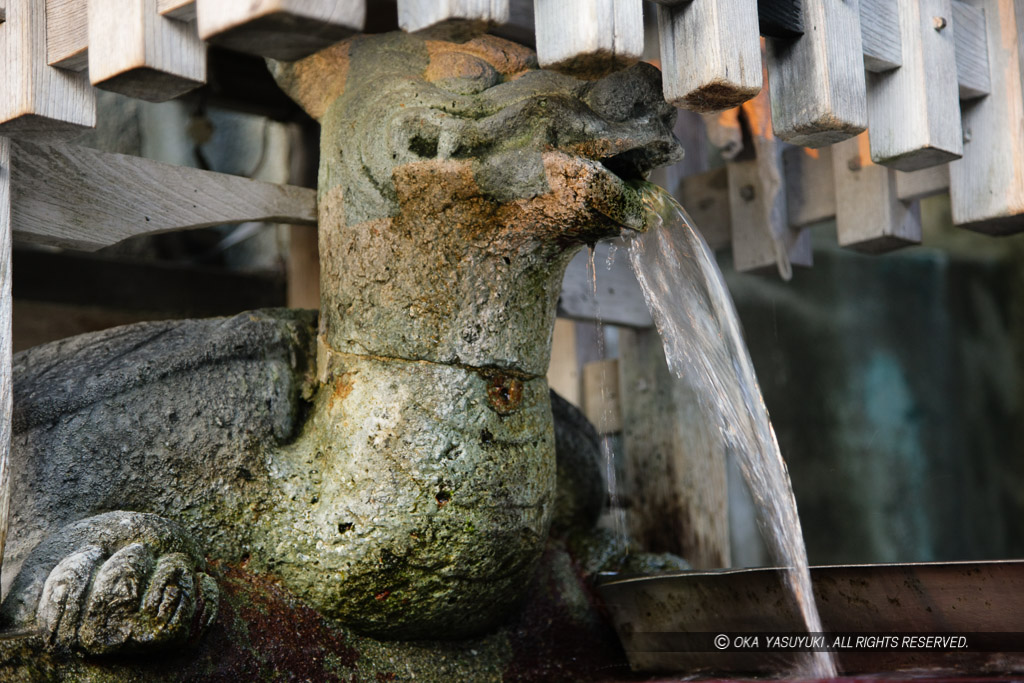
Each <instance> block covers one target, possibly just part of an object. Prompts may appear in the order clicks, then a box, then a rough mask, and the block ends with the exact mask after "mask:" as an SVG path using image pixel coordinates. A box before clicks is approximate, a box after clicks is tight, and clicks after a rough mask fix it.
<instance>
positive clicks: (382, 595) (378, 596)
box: [373, 591, 391, 600]
mask: <svg viewBox="0 0 1024 683" xmlns="http://www.w3.org/2000/svg"><path fill="white" fill-rule="evenodd" d="M389 595H391V591H383V592H382V593H377V594H376V595H374V596H373V599H374V600H387V599H388V596H389Z"/></svg>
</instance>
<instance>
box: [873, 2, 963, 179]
mask: <svg viewBox="0 0 1024 683" xmlns="http://www.w3.org/2000/svg"><path fill="white" fill-rule="evenodd" d="M895 4H896V6H897V8H898V10H899V21H900V41H901V43H900V44H901V56H902V66H901V67H900V68H898V69H894V70H892V71H887V72H886V73H880V74H878V73H868V75H867V88H868V90H867V94H868V121H869V124H870V130H871V158H872V159H873V160H874V161H875V163H878V164H884V165H886V166H889V167H890V168H895V169H898V170H900V171H916V170H918V169H921V168H926V167H928V166H935V165H938V164H943V163H948V162H949V161H951V160H953V159H957V158H959V157H960V155H961V154H962V153H963V140H962V133H961V129H960V102H959V96H958V94H957V82H956V54H955V52H954V47H953V30H952V28H951V27H950V26H949V25H948V22H949V21H950V20H951V18H952V11H953V10H952V7H951V5H950V0H901V1H900V2H898V3H895Z"/></svg>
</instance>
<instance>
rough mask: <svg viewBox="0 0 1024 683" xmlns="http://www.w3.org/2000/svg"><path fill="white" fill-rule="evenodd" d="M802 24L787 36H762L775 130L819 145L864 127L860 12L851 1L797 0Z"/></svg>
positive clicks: (799, 141)
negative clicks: (788, 38) (794, 34)
mask: <svg viewBox="0 0 1024 683" xmlns="http://www.w3.org/2000/svg"><path fill="white" fill-rule="evenodd" d="M801 12H802V15H801V16H802V17H803V24H804V26H805V27H814V30H808V31H805V32H804V34H803V35H802V36H800V37H799V38H797V39H796V40H793V41H776V40H769V41H768V56H767V63H768V81H769V82H770V83H771V90H772V97H771V104H772V121H773V123H774V127H775V136H776V137H778V138H779V139H780V140H784V141H786V142H790V143H792V144H795V145H800V146H801V147H821V146H823V145H830V144H833V143H835V142H839V141H840V140H845V139H846V138H849V137H852V136H854V135H857V134H858V133H860V132H862V131H863V130H864V129H865V128H866V127H867V122H868V121H867V118H868V117H867V103H866V101H865V85H864V59H863V54H864V53H863V45H862V42H861V34H860V13H859V9H858V5H857V3H855V2H846V1H844V0H815V2H804V3H801Z"/></svg>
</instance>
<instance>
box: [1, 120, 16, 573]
mask: <svg viewBox="0 0 1024 683" xmlns="http://www.w3.org/2000/svg"><path fill="white" fill-rule="evenodd" d="M10 169H11V143H10V140H8V139H7V138H0V568H2V566H3V556H4V545H5V544H6V542H7V519H8V512H9V509H10V501H11V468H10V454H11V434H12V430H11V406H12V397H13V395H14V381H13V375H12V373H11V350H12V342H11V340H12V334H13V328H12V325H11V320H12V314H13V308H12V300H11V193H10V180H11V175H10Z"/></svg>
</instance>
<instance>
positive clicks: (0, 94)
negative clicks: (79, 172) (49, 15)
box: [0, 0, 96, 138]
mask: <svg viewBox="0 0 1024 683" xmlns="http://www.w3.org/2000/svg"><path fill="white" fill-rule="evenodd" d="M0 60H3V72H2V73H3V75H2V76H0V78H2V81H0V135H19V136H36V137H41V138H54V137H66V136H68V135H75V134H78V133H80V132H81V130H82V129H83V128H87V127H91V126H93V125H94V124H95V122H96V99H95V94H94V93H93V90H92V88H91V87H89V82H88V80H87V79H86V77H85V75H84V74H79V73H74V72H72V71H68V70H65V69H57V68H54V67H52V66H50V65H49V64H48V63H47V55H46V5H45V3H43V2H39V1H38V0H7V19H6V21H5V22H4V23H3V24H0Z"/></svg>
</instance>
